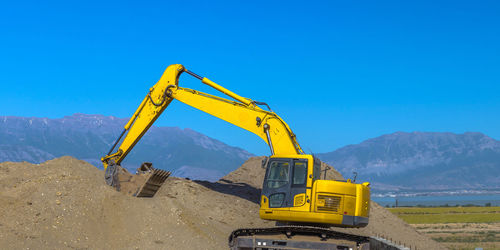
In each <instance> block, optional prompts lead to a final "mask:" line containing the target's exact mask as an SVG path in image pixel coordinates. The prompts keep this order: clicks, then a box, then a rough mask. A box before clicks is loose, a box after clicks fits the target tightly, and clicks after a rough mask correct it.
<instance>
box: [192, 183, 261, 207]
mask: <svg viewBox="0 0 500 250" xmlns="http://www.w3.org/2000/svg"><path fill="white" fill-rule="evenodd" d="M193 181H194V182H196V183H198V184H200V185H202V186H204V187H206V188H209V189H212V190H214V191H216V192H219V193H223V194H229V195H234V196H238V197H240V198H242V199H245V200H248V201H251V202H253V203H255V204H259V203H260V191H261V189H260V188H254V187H252V186H250V185H248V184H246V183H234V182H232V181H230V180H225V179H221V180H219V182H208V181H200V180H193Z"/></svg>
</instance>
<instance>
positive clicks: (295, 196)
mask: <svg viewBox="0 0 500 250" xmlns="http://www.w3.org/2000/svg"><path fill="white" fill-rule="evenodd" d="M292 163H293V164H292V168H291V170H292V174H291V176H290V195H289V196H288V198H289V201H288V204H289V205H290V207H300V206H303V205H304V204H306V203H307V200H308V197H307V195H306V187H307V159H293V160H292Z"/></svg>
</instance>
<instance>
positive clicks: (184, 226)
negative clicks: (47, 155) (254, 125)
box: [0, 157, 438, 249]
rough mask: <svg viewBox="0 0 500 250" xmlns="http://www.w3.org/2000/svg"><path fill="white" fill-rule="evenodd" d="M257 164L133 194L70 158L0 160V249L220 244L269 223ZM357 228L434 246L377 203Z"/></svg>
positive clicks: (200, 246)
mask: <svg viewBox="0 0 500 250" xmlns="http://www.w3.org/2000/svg"><path fill="white" fill-rule="evenodd" d="M260 166H261V165H260V159H258V158H252V159H250V160H249V161H248V162H246V163H245V164H244V165H243V166H242V168H240V169H238V170H237V171H235V172H233V173H231V174H230V175H228V176H226V178H225V180H221V181H219V182H217V183H210V182H204V181H190V180H185V179H179V178H173V177H171V178H169V179H168V180H167V182H166V183H165V184H164V186H163V187H162V189H160V190H159V192H158V193H157V194H156V196H155V197H154V198H143V199H141V198H134V197H130V196H127V195H124V194H122V193H118V192H116V191H115V190H113V189H112V188H111V187H108V186H107V185H106V184H104V180H103V172H102V171H100V170H98V169H96V168H95V167H94V166H92V165H90V164H88V163H86V162H84V161H80V160H77V159H75V158H72V157H62V158H59V159H55V160H51V161H47V162H45V163H42V164H30V163H26V162H23V163H11V162H6V163H0V248H1V249H19V248H31V249H65V248H77V249H82V248H85V249H86V248H90V249H186V248H189V249H227V237H228V235H229V233H230V232H231V231H232V230H234V229H236V228H241V227H263V226H273V225H274V223H273V222H267V221H263V220H261V219H259V216H258V208H259V205H258V201H259V195H260V189H259V188H260V185H261V184H262V178H263V169H262V168H261V167H260ZM379 227H381V228H379ZM375 228H376V229H377V230H375ZM350 230H354V229H350ZM358 231H360V232H364V233H366V234H372V233H373V232H379V233H384V232H387V233H385V235H387V236H391V235H394V236H393V239H395V240H401V241H403V240H406V239H408V240H410V239H411V240H412V242H417V241H418V242H417V243H419V244H415V245H416V246H418V248H419V249H436V248H438V247H437V245H436V244H435V243H434V242H432V241H431V240H429V239H428V238H426V237H424V236H422V235H419V234H418V233H416V232H415V231H414V230H412V229H411V228H410V227H408V226H407V225H406V224H404V223H403V222H402V221H400V220H397V218H395V217H394V216H392V215H391V214H389V213H388V212H386V211H385V210H384V209H383V208H380V207H379V206H373V209H372V222H371V224H370V226H369V227H368V228H366V229H362V230H358ZM395 231H397V232H395ZM391 233H392V234H391ZM398 237H399V238H398ZM408 242H410V241H408Z"/></svg>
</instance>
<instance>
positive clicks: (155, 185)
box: [135, 168, 171, 197]
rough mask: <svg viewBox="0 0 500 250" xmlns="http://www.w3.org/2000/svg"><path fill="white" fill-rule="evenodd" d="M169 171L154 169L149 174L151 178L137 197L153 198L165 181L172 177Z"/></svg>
mask: <svg viewBox="0 0 500 250" xmlns="http://www.w3.org/2000/svg"><path fill="white" fill-rule="evenodd" d="M170 174H171V173H170V172H169V171H165V170H161V169H154V168H152V171H151V172H150V173H149V177H148V178H147V180H146V182H145V183H144V185H143V186H142V187H141V188H140V189H139V191H138V192H137V193H136V194H135V196H136V197H153V196H154V195H155V194H156V192H158V189H160V187H161V186H162V185H163V183H164V182H165V180H167V178H168V177H169V176H170Z"/></svg>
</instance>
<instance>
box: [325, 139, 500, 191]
mask: <svg viewBox="0 0 500 250" xmlns="http://www.w3.org/2000/svg"><path fill="white" fill-rule="evenodd" d="M318 157H319V158H320V159H322V160H323V161H325V162H326V163H328V164H330V165H332V166H334V167H335V168H336V169H337V170H339V171H340V172H341V173H342V174H343V175H344V177H351V176H353V174H352V172H353V171H356V172H357V173H358V180H359V181H370V182H372V184H373V185H372V187H373V188H374V189H376V190H391V191H397V190H400V191H401V190H431V189H432V190H445V189H483V188H500V141H497V140H495V139H493V138H490V137H488V136H486V135H484V134H481V133H472V132H468V133H464V134H454V133H436V132H432V133H431V132H413V133H405V132H396V133H393V134H388V135H383V136H380V137H377V138H373V139H369V140H366V141H363V142H362V143H360V144H356V145H349V146H345V147H343V148H340V149H338V150H335V151H333V152H330V153H324V154H318Z"/></svg>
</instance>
